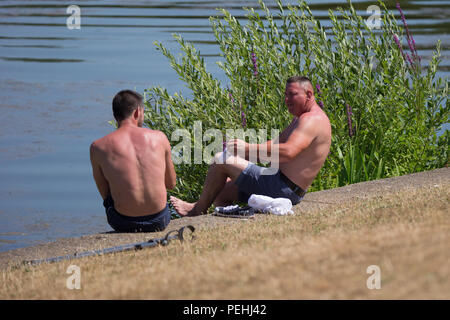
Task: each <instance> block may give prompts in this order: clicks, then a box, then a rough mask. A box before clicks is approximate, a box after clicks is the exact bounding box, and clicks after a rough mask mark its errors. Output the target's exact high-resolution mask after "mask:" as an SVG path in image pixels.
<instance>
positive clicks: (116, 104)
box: [112, 90, 143, 121]
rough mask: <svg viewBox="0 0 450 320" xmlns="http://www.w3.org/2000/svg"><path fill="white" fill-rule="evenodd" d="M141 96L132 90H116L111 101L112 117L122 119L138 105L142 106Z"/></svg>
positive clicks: (129, 114)
mask: <svg viewBox="0 0 450 320" xmlns="http://www.w3.org/2000/svg"><path fill="white" fill-rule="evenodd" d="M142 101H143V98H142V96H141V95H140V94H139V93H137V92H136V91H133V90H122V91H120V92H118V93H117V94H116V95H115V96H114V99H113V101H112V109H113V114H114V118H115V119H116V120H117V121H122V120H124V119H126V118H128V117H129V116H131V114H132V113H133V112H134V110H136V109H137V108H139V107H143V103H142Z"/></svg>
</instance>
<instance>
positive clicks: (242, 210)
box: [213, 205, 255, 219]
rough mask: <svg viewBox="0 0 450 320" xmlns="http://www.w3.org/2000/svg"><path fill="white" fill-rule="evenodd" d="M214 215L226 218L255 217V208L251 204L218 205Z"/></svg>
mask: <svg viewBox="0 0 450 320" xmlns="http://www.w3.org/2000/svg"><path fill="white" fill-rule="evenodd" d="M213 215H215V216H218V217H224V218H237V219H251V218H254V217H255V210H254V209H253V208H252V207H250V206H246V207H240V206H238V205H234V206H227V207H216V208H215V209H214V213H213Z"/></svg>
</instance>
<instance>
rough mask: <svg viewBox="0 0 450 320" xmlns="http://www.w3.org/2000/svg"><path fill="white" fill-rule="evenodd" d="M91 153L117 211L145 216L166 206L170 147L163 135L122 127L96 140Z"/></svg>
mask: <svg viewBox="0 0 450 320" xmlns="http://www.w3.org/2000/svg"><path fill="white" fill-rule="evenodd" d="M92 152H93V153H94V157H95V159H96V163H97V164H98V165H99V167H100V169H101V171H102V173H103V175H104V177H105V179H106V180H107V182H108V185H109V189H110V194H111V196H112V198H113V199H114V206H115V208H116V210H117V211H119V212H120V213H122V214H124V215H127V216H143V215H149V214H152V213H157V212H159V211H161V210H162V209H163V208H164V207H165V206H166V203H167V193H166V184H165V180H166V179H165V173H166V158H167V153H168V152H170V145H169V142H168V140H167V138H166V136H165V135H164V134H163V133H162V132H160V131H154V130H150V129H145V128H139V127H133V126H122V127H120V128H119V129H118V130H116V131H114V132H112V133H110V134H109V135H107V136H105V137H103V138H101V139H99V140H97V141H95V142H94V143H93V145H92ZM169 187H170V186H169Z"/></svg>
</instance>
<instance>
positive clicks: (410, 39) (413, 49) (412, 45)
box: [395, 2, 418, 60]
mask: <svg viewBox="0 0 450 320" xmlns="http://www.w3.org/2000/svg"><path fill="white" fill-rule="evenodd" d="M395 6H396V7H397V10H398V11H399V12H400V16H401V18H402V22H403V25H404V26H405V30H406V37H407V39H408V45H409V49H410V50H411V53H412V55H413V57H414V60H416V58H417V57H418V55H417V49H416V42H415V41H414V38H413V37H412V36H411V34H410V33H409V28H408V23H406V18H405V15H404V14H403V10H402V8H400V3H398V2H397V4H396V5H395Z"/></svg>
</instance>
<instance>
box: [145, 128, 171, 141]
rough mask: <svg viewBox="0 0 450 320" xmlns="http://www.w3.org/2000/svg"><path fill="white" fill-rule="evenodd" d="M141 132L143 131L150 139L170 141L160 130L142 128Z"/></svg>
mask: <svg viewBox="0 0 450 320" xmlns="http://www.w3.org/2000/svg"><path fill="white" fill-rule="evenodd" d="M140 130H142V132H143V133H144V134H145V135H146V136H147V137H149V138H150V139H154V140H160V141H168V139H167V136H166V134H165V133H164V132H162V131H160V130H154V129H149V128H140Z"/></svg>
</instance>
